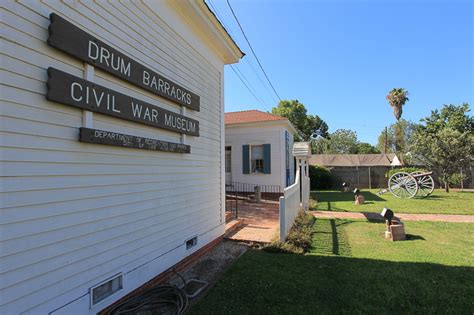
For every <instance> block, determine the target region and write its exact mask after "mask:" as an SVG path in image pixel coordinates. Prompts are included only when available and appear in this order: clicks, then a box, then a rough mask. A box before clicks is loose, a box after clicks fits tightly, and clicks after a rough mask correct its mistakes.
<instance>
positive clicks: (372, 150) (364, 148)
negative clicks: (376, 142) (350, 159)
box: [357, 142, 380, 154]
mask: <svg viewBox="0 0 474 315" xmlns="http://www.w3.org/2000/svg"><path fill="white" fill-rule="evenodd" d="M357 153H358V154H377V153H380V150H379V149H377V148H376V147H374V146H373V145H371V144H370V143H367V142H359V143H357Z"/></svg>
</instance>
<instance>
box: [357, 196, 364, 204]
mask: <svg viewBox="0 0 474 315" xmlns="http://www.w3.org/2000/svg"><path fill="white" fill-rule="evenodd" d="M364 201H365V199H364V196H362V195H359V196H356V197H355V202H354V204H356V205H363V204H364Z"/></svg>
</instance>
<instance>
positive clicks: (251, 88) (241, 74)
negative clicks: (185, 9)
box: [207, 0, 273, 110]
mask: <svg viewBox="0 0 474 315" xmlns="http://www.w3.org/2000/svg"><path fill="white" fill-rule="evenodd" d="M207 2H208V3H209V5H210V6H211V8H212V9H213V10H214V13H215V14H216V16H217V18H218V19H219V21H220V22H221V23H222V25H223V26H224V27H225V28H226V30H227V31H229V32H230V29H229V28H228V27H227V25H225V23H224V20H223V19H222V18H221V17H220V15H219V12H218V11H217V9H216V8H215V7H214V4H213V3H212V1H211V0H208V1H207ZM247 62H248V59H247ZM249 65H251V64H250V63H249ZM230 66H231V68H232V70H233V71H234V73H235V75H236V76H237V77H238V78H239V79H240V81H241V82H242V83H243V84H244V85H245V87H246V88H247V89H248V90H249V92H250V93H252V95H253V97H254V98H255V99H256V100H257V102H259V103H260V104H261V105H262V107H264V108H265V109H266V110H268V107H267V106H265V102H264V101H263V100H262V99H261V98H260V97H259V96H257V95H256V94H257V92H256V90H255V89H254V88H253V86H252V84H251V83H250V81H249V80H248V79H247V78H246V76H245V75H244V74H243V73H242V72H241V71H240V70H239V67H237V65H230ZM252 70H253V71H254V73H255V75H256V76H257V78H258V79H259V80H260V82H261V83H262V85H263V86H264V87H265V88H267V86H266V85H265V84H264V83H263V81H262V79H261V78H260V77H259V76H258V75H257V73H256V71H255V69H254V68H253V67H252ZM236 71H237V72H238V73H237V72H236ZM244 81H245V82H244ZM267 89H268V88H267ZM272 96H273V95H272Z"/></svg>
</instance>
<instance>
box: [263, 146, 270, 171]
mask: <svg viewBox="0 0 474 315" xmlns="http://www.w3.org/2000/svg"><path fill="white" fill-rule="evenodd" d="M271 172H272V154H271V147H270V144H264V145H263V174H270V173H271Z"/></svg>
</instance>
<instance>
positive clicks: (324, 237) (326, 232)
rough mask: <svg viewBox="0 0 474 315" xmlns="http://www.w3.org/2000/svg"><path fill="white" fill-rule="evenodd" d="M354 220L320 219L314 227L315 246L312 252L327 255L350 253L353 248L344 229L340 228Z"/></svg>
mask: <svg viewBox="0 0 474 315" xmlns="http://www.w3.org/2000/svg"><path fill="white" fill-rule="evenodd" d="M350 223H352V221H349V220H347V221H342V220H335V219H329V220H319V221H318V222H317V224H315V225H314V227H313V229H314V230H313V242H312V244H313V247H312V248H311V249H310V253H320V254H326V255H350V252H351V249H350V246H349V243H348V242H347V238H346V235H345V234H344V231H343V230H338V228H339V227H340V226H342V225H346V224H350Z"/></svg>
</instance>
